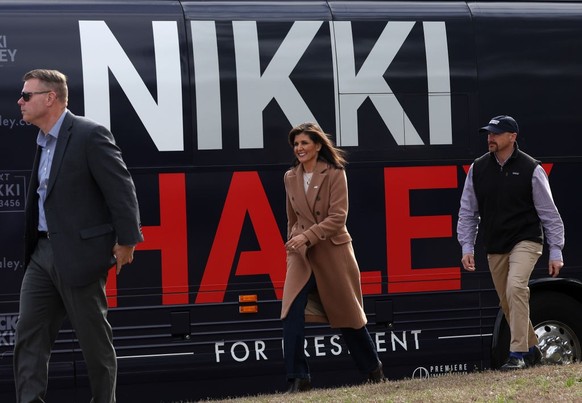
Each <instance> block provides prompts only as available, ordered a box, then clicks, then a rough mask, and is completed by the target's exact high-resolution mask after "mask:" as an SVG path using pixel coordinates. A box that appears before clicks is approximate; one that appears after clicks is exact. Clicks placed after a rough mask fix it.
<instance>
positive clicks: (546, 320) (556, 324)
mask: <svg viewBox="0 0 582 403" xmlns="http://www.w3.org/2000/svg"><path fill="white" fill-rule="evenodd" d="M530 317H531V321H532V323H533V326H534V329H535V332H536V335H537V336H538V341H539V346H540V350H541V351H542V364H571V363H575V362H581V361H582V348H581V344H582V304H580V303H579V302H578V301H576V300H575V299H573V298H571V297H569V296H567V295H564V294H561V293H558V292H553V291H543V292H539V293H536V294H534V295H532V298H531V300H530Z"/></svg>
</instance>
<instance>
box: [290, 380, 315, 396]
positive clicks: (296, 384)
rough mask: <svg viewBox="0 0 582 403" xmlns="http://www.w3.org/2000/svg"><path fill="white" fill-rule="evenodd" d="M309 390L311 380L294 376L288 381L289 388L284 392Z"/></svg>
mask: <svg viewBox="0 0 582 403" xmlns="http://www.w3.org/2000/svg"><path fill="white" fill-rule="evenodd" d="M308 390H311V381H310V380H309V379H307V378H295V379H293V380H291V381H289V388H288V389H287V392H285V393H297V392H307V391H308Z"/></svg>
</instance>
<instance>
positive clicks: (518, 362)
mask: <svg viewBox="0 0 582 403" xmlns="http://www.w3.org/2000/svg"><path fill="white" fill-rule="evenodd" d="M524 368H525V361H524V360H523V358H517V357H512V356H509V358H508V359H507V362H506V363H505V364H503V366H502V367H501V368H500V370H501V371H513V370H515V369H524Z"/></svg>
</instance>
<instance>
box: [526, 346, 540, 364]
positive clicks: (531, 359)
mask: <svg viewBox="0 0 582 403" xmlns="http://www.w3.org/2000/svg"><path fill="white" fill-rule="evenodd" d="M523 360H524V361H525V365H526V366H527V367H535V366H536V365H539V364H541V363H542V351H541V350H540V348H539V347H538V346H534V350H533V352H532V353H527V354H524V355H523Z"/></svg>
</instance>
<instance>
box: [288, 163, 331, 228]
mask: <svg viewBox="0 0 582 403" xmlns="http://www.w3.org/2000/svg"><path fill="white" fill-rule="evenodd" d="M329 169H330V166H329V164H328V163H327V162H325V161H322V160H318V161H317V163H316V164H315V168H314V169H313V176H312V177H311V181H310V182H309V188H308V189H307V193H306V192H305V190H304V187H303V174H304V173H305V171H304V170H303V165H302V164H299V165H297V166H296V167H294V168H293V169H291V171H290V172H289V185H290V189H289V192H290V193H291V194H292V195H293V196H294V197H295V201H296V203H297V205H298V208H299V209H300V210H303V213H304V214H305V213H306V212H307V211H309V214H311V216H312V218H313V221H314V222H315V221H316V220H315V215H313V208H314V206H315V201H316V199H317V195H318V194H319V192H320V190H321V184H322V183H323V181H324V180H325V178H326V177H327V172H328V170H329Z"/></svg>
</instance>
